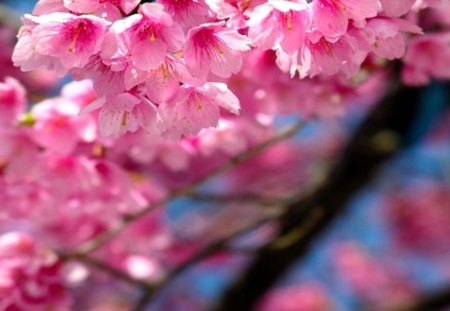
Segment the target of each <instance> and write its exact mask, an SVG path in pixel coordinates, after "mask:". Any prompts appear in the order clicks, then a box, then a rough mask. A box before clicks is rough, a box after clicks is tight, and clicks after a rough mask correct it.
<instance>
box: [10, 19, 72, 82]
mask: <svg viewBox="0 0 450 311" xmlns="http://www.w3.org/2000/svg"><path fill="white" fill-rule="evenodd" d="M22 20H23V22H24V25H23V26H22V27H21V28H20V30H19V34H18V42H17V44H16V47H15V48H14V52H13V55H12V60H13V62H14V65H15V66H20V68H21V69H22V70H23V71H31V70H36V69H40V68H46V69H48V70H53V71H55V72H56V73H58V74H59V75H61V76H62V75H64V74H66V73H67V69H66V68H65V67H64V66H63V65H62V63H61V61H60V59H58V58H56V57H52V56H48V55H42V54H40V53H37V51H36V48H37V44H38V42H37V40H36V39H35V38H33V37H32V33H33V30H34V29H35V28H36V27H37V26H38V19H37V18H36V17H34V16H31V15H25V16H24V17H23V18H22Z"/></svg>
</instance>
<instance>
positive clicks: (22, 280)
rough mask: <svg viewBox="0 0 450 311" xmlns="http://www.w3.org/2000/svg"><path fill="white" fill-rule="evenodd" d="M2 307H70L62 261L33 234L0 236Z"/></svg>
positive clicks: (6, 308) (37, 308)
mask: <svg viewBox="0 0 450 311" xmlns="http://www.w3.org/2000/svg"><path fill="white" fill-rule="evenodd" d="M0 297H2V299H1V300H0V309H1V310H45V309H54V310H69V307H70V300H69V297H68V295H67V293H66V290H65V288H64V279H63V275H62V271H61V263H60V262H59V260H58V258H57V257H56V255H55V254H53V253H52V252H51V251H49V250H47V249H45V248H44V247H42V246H40V245H38V244H37V243H36V241H34V240H33V239H32V238H31V237H29V236H27V235H25V234H22V233H17V232H9V233H5V234H3V235H1V236H0Z"/></svg>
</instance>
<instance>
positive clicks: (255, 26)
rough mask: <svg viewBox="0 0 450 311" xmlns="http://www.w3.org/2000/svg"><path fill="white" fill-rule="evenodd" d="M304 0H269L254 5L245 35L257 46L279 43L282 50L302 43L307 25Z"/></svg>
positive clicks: (307, 19)
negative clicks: (293, 0) (302, 0)
mask: <svg viewBox="0 0 450 311" xmlns="http://www.w3.org/2000/svg"><path fill="white" fill-rule="evenodd" d="M306 9H307V6H306V2H289V1H284V0H281V1H269V2H267V3H266V4H263V5H260V6H258V7H257V8H256V9H255V10H253V12H252V13H251V14H250V19H249V21H248V25H249V34H248V35H249V38H250V39H251V40H252V42H253V44H254V45H256V46H257V47H258V48H260V49H271V48H273V47H276V44H280V46H281V48H282V49H283V50H284V52H286V53H289V54H292V53H294V52H295V51H297V50H299V49H300V47H301V46H302V45H303V42H304V39H305V33H306V31H307V30H308V28H309V27H310V25H309V23H310V20H309V14H308V12H307V10H306Z"/></svg>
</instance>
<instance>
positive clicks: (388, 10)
mask: <svg viewBox="0 0 450 311" xmlns="http://www.w3.org/2000/svg"><path fill="white" fill-rule="evenodd" d="M380 2H381V5H382V6H383V13H384V14H386V15H387V16H392V17H399V16H402V15H404V14H405V13H407V12H408V11H409V10H410V9H411V7H412V6H413V5H414V3H415V2H416V0H397V1H392V0H380Z"/></svg>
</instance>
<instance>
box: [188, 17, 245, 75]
mask: <svg viewBox="0 0 450 311" xmlns="http://www.w3.org/2000/svg"><path fill="white" fill-rule="evenodd" d="M249 43H250V42H249V40H248V39H247V38H246V37H245V36H243V35H241V34H239V33H238V32H237V31H235V30H230V29H227V28H226V27H225V23H224V22H218V23H212V24H203V25H200V26H197V27H193V28H191V29H190V30H189V33H188V37H187V41H186V46H185V51H184V53H185V54H184V57H185V62H186V66H187V67H188V69H189V70H190V72H191V73H192V74H193V75H194V76H196V77H198V78H200V79H206V78H207V76H208V73H209V72H211V73H213V74H215V75H217V76H219V77H224V78H227V77H230V76H231V74H232V73H237V72H238V71H239V70H240V69H241V65H242V55H241V53H242V52H245V51H248V50H249V49H250V46H249Z"/></svg>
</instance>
